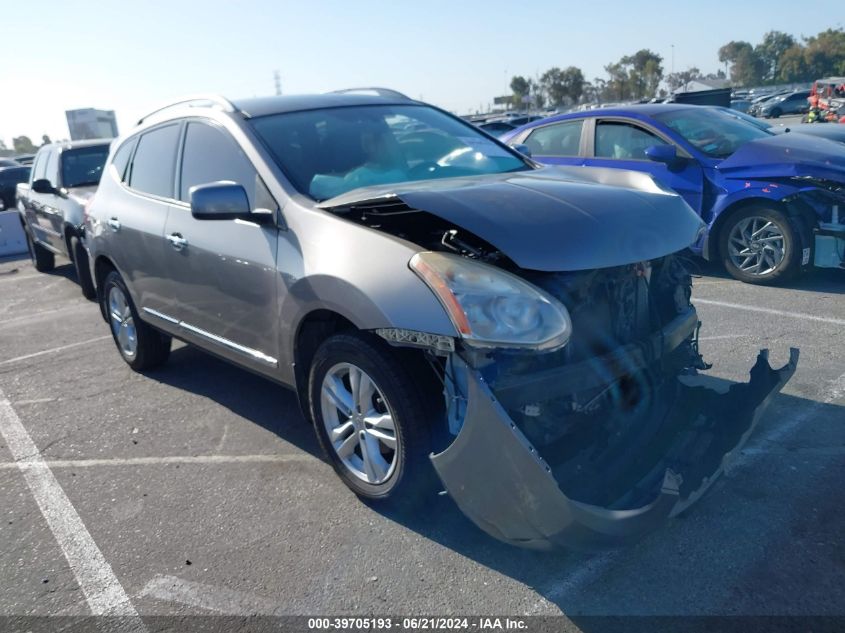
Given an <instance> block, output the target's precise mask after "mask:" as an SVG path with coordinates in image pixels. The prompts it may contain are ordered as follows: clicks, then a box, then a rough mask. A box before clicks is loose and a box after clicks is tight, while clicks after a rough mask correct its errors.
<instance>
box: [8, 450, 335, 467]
mask: <svg viewBox="0 0 845 633" xmlns="http://www.w3.org/2000/svg"><path fill="white" fill-rule="evenodd" d="M316 461H318V460H316V459H315V458H314V457H313V456H312V455H308V454H306V453H293V454H290V455H165V456H162V457H127V458H119V457H115V458H112V459H108V458H101V459H55V460H51V461H46V460H45V464H46V465H47V466H48V467H49V468H94V467H98V466H162V465H166V464H262V463H263V464H284V463H287V462H316ZM17 466H18V463H17V462H0V470H6V469H9V468H17Z"/></svg>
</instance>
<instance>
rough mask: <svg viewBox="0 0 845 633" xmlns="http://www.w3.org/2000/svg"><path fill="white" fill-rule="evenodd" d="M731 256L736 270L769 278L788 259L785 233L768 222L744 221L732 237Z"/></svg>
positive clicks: (773, 223) (753, 219) (761, 218)
mask: <svg viewBox="0 0 845 633" xmlns="http://www.w3.org/2000/svg"><path fill="white" fill-rule="evenodd" d="M728 256H729V257H730V258H731V262H732V263H733V265H734V266H736V267H737V268H738V269H739V270H741V271H742V272H744V273H746V274H748V275H766V274H769V273H771V272H773V271H774V270H775V269H777V267H778V266H780V265H781V263H782V262H783V260H784V257H785V256H786V251H785V250H784V235H783V230H782V229H781V227H780V226H778V224H777V223H775V222H773V221H772V220H769V219H768V218H764V217H760V216H751V217H748V218H743V219H742V220H740V221H739V222H737V223H736V225H734V227H733V228H732V229H731V232H730V235H729V236H728Z"/></svg>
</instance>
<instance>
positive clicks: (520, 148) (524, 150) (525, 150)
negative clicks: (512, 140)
mask: <svg viewBox="0 0 845 633" xmlns="http://www.w3.org/2000/svg"><path fill="white" fill-rule="evenodd" d="M511 147H513V148H514V149H515V150H516V151H517V152H519V153H520V154H522V155H523V156H528V158H531V148H530V147H528V146H527V145H525V144H523V143H517V144H516V145H511Z"/></svg>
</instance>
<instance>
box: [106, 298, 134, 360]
mask: <svg viewBox="0 0 845 633" xmlns="http://www.w3.org/2000/svg"><path fill="white" fill-rule="evenodd" d="M109 323H110V324H111V329H112V333H113V334H114V338H115V340H116V341H117V346H118V347H119V348H120V352H121V354H123V356H124V357H125V358H127V359H129V360H131V359H133V358H135V354H137V353H138V333H137V330H136V328H135V319H134V318H133V317H132V310H131V309H130V308H129V302H128V301H127V300H126V295H125V294H123V291H122V290H121V289H120V288H118V287H117V286H112V287H111V289H109Z"/></svg>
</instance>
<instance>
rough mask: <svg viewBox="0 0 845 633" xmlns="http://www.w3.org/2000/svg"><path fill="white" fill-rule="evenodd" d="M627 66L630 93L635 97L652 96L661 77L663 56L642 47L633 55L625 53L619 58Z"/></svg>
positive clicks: (655, 92)
mask: <svg viewBox="0 0 845 633" xmlns="http://www.w3.org/2000/svg"><path fill="white" fill-rule="evenodd" d="M620 63H621V64H622V65H623V66H627V67H628V76H629V79H630V86H631V95H632V96H633V97H634V98H635V99H642V98H643V97H653V96H654V95H655V94H657V87H658V86H659V85H660V81H661V80H662V79H663V58H662V57H661V56H660V55H658V54H657V53H655V52H653V51H650V50H649V49H647V48H643V49H641V50H639V51H637V52H636V53H634V54H633V55H626V56H625V57H623V58H622V59H621V60H620Z"/></svg>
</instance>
